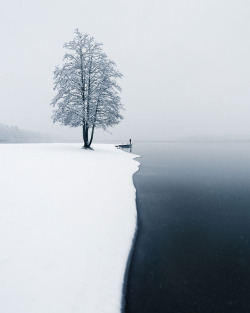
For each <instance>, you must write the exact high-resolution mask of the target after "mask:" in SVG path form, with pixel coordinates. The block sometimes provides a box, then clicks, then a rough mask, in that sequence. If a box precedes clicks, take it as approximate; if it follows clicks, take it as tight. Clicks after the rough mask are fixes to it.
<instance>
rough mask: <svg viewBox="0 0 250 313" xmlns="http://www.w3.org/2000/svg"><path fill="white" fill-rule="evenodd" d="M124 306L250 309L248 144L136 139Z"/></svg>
mask: <svg viewBox="0 0 250 313" xmlns="http://www.w3.org/2000/svg"><path fill="white" fill-rule="evenodd" d="M133 148H134V150H133V152H134V153H137V154H140V155H142V156H143V157H142V158H141V159H140V162H141V164H142V165H141V168H140V171H139V172H138V173H137V174H136V175H135V176H134V182H135V186H136V189H137V208H138V214H139V217H138V218H139V231H138V237H137V240H136V244H135V249H134V252H133V255H132V262H131V266H130V269H129V274H128V287H127V293H126V295H125V297H126V298H125V312H127V313H144V312H145V313H157V312H166V313H177V312H178V313H198V312H202V313H217V312H218V313H224V312H225V313H231V312H232V313H237V312H238V313H249V312H250V143H249V144H248V143H237V144H233V143H205V144H201V143H135V144H134V147H133Z"/></svg>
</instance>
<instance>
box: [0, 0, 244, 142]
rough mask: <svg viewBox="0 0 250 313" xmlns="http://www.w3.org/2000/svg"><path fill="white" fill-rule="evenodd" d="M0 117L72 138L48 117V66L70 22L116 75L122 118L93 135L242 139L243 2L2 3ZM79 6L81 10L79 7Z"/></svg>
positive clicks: (74, 132) (72, 132)
mask: <svg viewBox="0 0 250 313" xmlns="http://www.w3.org/2000/svg"><path fill="white" fill-rule="evenodd" d="M0 7H1V11H2V12H4V16H3V17H2V19H1V22H0V23H1V28H0V32H1V38H2V46H3V47H4V49H2V50H1V76H0V82H1V104H0V112H1V115H0V123H2V124H5V125H9V126H10V125H15V126H17V127H18V128H20V129H25V130H28V131H33V132H34V131H35V132H39V133H46V134H49V135H50V136H54V137H62V138H65V140H73V141H81V140H82V136H81V135H82V132H81V129H72V128H68V127H65V126H60V125H59V124H53V122H52V120H51V115H52V107H51V106H50V103H51V100H52V98H53V96H54V91H53V70H54V68H55V66H57V65H59V64H61V63H62V59H63V56H64V54H65V50H64V49H63V44H64V43H65V42H67V41H69V40H71V39H72V38H73V32H74V29H76V28H79V30H80V31H81V32H83V33H85V32H86V33H89V34H90V35H91V36H93V37H94V38H95V40H96V41H97V42H102V43H103V50H104V52H106V53H107V55H108V56H109V57H110V58H111V59H112V60H114V61H115V62H116V64H117V67H118V69H119V70H120V71H121V73H122V74H123V75H124V77H123V79H121V81H120V84H121V87H122V93H121V99H122V103H123V104H124V106H125V111H124V112H123V115H124V120H123V121H122V122H121V123H120V124H119V125H118V126H116V127H114V128H111V129H109V132H103V131H102V130H98V131H97V132H96V136H95V141H117V140H126V139H129V138H132V140H149V141H150V140H156V141H157V140H160V141H161V140H176V139H180V138H189V137H213V138H215V137H216V138H220V137H228V136H229V137H233V138H250V130H249V125H250V116H249V114H248V112H249V109H248V107H249V101H250V94H249V84H250V77H249V70H250V62H249V55H250V42H249V30H250V20H249V11H250V4H249V3H248V1H246V0H244V1H241V2H240V3H236V2H235V1H232V0H230V1H225V0H223V1H220V2H219V3H218V2H217V1H214V0H213V1H203V2H202V3H201V2H199V1H197V0H196V1H187V0H182V1H180V2H178V3H176V2H172V1H167V2H166V1H161V0H158V1H154V2H153V1H151V0H147V1H141V0H140V1H137V2H126V3H124V2H122V1H114V0H112V1H109V2H106V3H103V2H102V1H100V0H95V1H90V0H88V1H84V2H81V1H79V0H73V1H72V2H71V3H68V2H66V1H62V2H60V6H58V5H57V4H56V3H50V2H48V1H43V2H41V1H38V2H36V3H34V2H32V1H31V0H25V1H22V2H20V1H18V0H14V1H13V2H10V3H7V2H4V3H1V5H0ZM82 12H87V13H86V14H84V16H83V15H82Z"/></svg>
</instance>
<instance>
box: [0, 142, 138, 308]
mask: <svg viewBox="0 0 250 313" xmlns="http://www.w3.org/2000/svg"><path fill="white" fill-rule="evenodd" d="M81 146H82V145H81V144H19V145H15V144H6V145H5V144H2V145H0V161H1V164H2V169H1V175H0V182H1V192H0V197H1V212H0V215H1V216H0V249H1V256H0V277H1V284H0V310H1V311H3V312H8V313H12V312H13V313H14V312H19V313H31V312H32V313H33V312H37V313H44V312H47V313H50V312H51V313H54V312H60V313H64V312H65V313H66V312H67V313H73V312H75V313H78V312H86V313H92V312H93V313H94V312H107V313H112V312H114V313H117V312H120V310H121V303H122V296H123V295H122V291H123V279H124V275H125V270H126V264H127V259H128V256H129V252H130V250H131V245H132V242H133V238H134V234H135V229H136V221H137V215H136V202H135V197H136V191H135V187H134V184H133V174H134V173H135V172H137V171H138V168H139V162H138V161H135V160H134V158H136V157H137V156H136V155H133V154H128V153H124V152H123V151H121V150H118V149H116V148H115V147H114V145H109V144H96V145H94V146H93V148H94V151H88V150H83V149H81Z"/></svg>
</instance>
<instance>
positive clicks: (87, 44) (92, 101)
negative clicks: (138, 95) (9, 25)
mask: <svg viewBox="0 0 250 313" xmlns="http://www.w3.org/2000/svg"><path fill="white" fill-rule="evenodd" d="M64 48H66V49H67V50H68V52H67V53H66V54H65V56H64V59H63V60H64V63H63V65H62V66H61V67H56V69H55V71H54V90H56V91H57V94H56V96H55V97H54V99H53V100H52V103H51V104H52V106H53V107H54V110H53V116H52V118H53V121H54V123H55V122H59V123H61V124H62V125H68V126H71V127H79V126H81V127H82V134H83V141H84V147H85V148H89V147H90V146H91V143H92V140H93V136H94V131H95V128H98V127H102V128H103V129H104V130H106V129H107V127H109V126H114V125H116V124H118V123H119V122H120V121H121V120H122V118H123V117H122V116H121V114H120V111H121V109H122V108H123V106H122V104H121V99H120V96H119V93H120V91H121V88H120V87H119V85H118V83H117V79H118V78H121V77H122V74H121V73H120V72H119V71H118V70H117V68H116V64H115V63H114V62H113V61H111V60H109V59H108V57H107V55H106V54H105V53H104V52H103V51H102V44H100V43H96V42H95V41H94V38H93V37H91V36H89V35H88V34H84V35H83V34H81V33H80V32H79V30H76V31H75V37H74V39H73V40H72V41H70V42H68V43H65V45H64Z"/></svg>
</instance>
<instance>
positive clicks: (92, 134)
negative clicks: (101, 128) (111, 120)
mask: <svg viewBox="0 0 250 313" xmlns="http://www.w3.org/2000/svg"><path fill="white" fill-rule="evenodd" d="M94 130H95V125H93V126H92V131H91V137H90V141H89V147H90V146H91V144H92V140H93V137H94Z"/></svg>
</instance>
